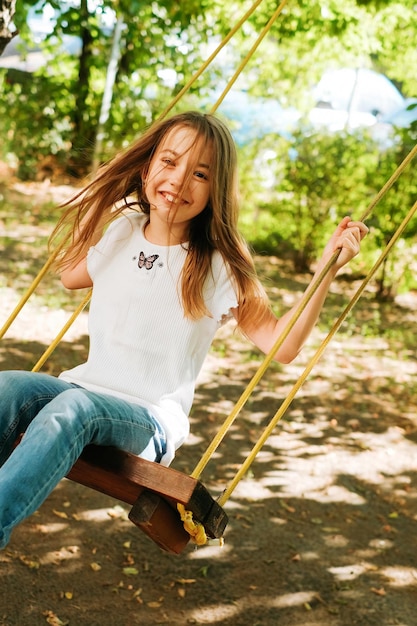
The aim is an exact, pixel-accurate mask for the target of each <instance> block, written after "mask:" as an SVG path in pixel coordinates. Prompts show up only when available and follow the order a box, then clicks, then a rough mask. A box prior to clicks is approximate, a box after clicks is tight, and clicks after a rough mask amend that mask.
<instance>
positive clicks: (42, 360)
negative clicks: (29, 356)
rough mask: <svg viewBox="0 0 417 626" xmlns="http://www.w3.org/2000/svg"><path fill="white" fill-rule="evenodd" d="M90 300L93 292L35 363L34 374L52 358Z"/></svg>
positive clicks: (87, 296)
mask: <svg viewBox="0 0 417 626" xmlns="http://www.w3.org/2000/svg"><path fill="white" fill-rule="evenodd" d="M90 298H91V290H90V291H89V292H88V293H87V295H86V296H85V298H84V300H82V302H80V304H79V305H78V306H77V308H76V309H75V311H74V312H73V314H72V315H71V317H70V318H69V320H68V321H67V323H66V324H64V326H63V327H62V329H61V330H60V332H59V333H58V335H57V336H56V337H55V339H54V340H53V341H52V343H51V344H50V345H49V347H48V348H47V350H45V352H44V353H43V355H42V356H41V358H40V359H39V361H38V362H37V363H35V365H34V366H33V368H32V372H38V371H39V370H40V368H41V367H42V365H43V364H44V363H45V361H46V360H47V359H48V358H49V357H50V356H51V354H52V352H53V351H54V350H55V348H56V347H57V345H58V344H59V342H60V341H61V339H62V338H63V336H64V335H65V333H66V332H67V330H68V329H69V328H70V327H71V326H72V324H73V323H74V321H75V320H76V319H77V317H78V316H79V314H80V313H81V311H82V310H83V309H84V308H85V307H86V306H87V304H88V302H89V300H90Z"/></svg>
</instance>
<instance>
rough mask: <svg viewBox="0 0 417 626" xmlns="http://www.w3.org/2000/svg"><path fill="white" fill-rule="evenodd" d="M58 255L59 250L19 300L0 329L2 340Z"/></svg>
mask: <svg viewBox="0 0 417 626" xmlns="http://www.w3.org/2000/svg"><path fill="white" fill-rule="evenodd" d="M58 253H59V249H58V250H56V251H55V253H54V254H53V255H52V256H51V257H50V258H49V259H48V260H47V261H46V263H45V265H44V266H43V267H42V269H41V270H40V272H39V274H38V275H37V276H36V277H35V278H34V280H33V281H32V284H31V285H30V287H29V288H28V289H27V291H26V292H25V293H24V295H23V296H22V297H21V299H20V300H19V302H18V303H17V305H16V306H15V308H14V309H13V311H12V312H11V313H10V315H9V317H8V318H7V320H6V321H5V323H4V324H3V326H2V327H1V329H0V339H2V337H3V336H4V335H5V334H6V332H7V331H8V330H9V328H10V326H11V325H12V324H13V322H14V321H15V319H16V317H17V316H18V315H19V313H20V311H21V310H22V309H23V307H24V306H25V304H26V302H27V301H28V300H29V298H30V296H31V295H32V294H33V292H34V291H35V289H36V288H37V286H38V285H39V283H40V282H41V280H42V279H43V277H44V276H45V274H46V273H47V272H48V271H49V269H50V267H51V265H52V264H53V262H54V260H55V259H56V256H57V254H58Z"/></svg>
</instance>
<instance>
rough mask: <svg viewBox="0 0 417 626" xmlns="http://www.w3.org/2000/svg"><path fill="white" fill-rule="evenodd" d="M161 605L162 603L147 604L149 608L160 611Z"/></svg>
mask: <svg viewBox="0 0 417 626" xmlns="http://www.w3.org/2000/svg"><path fill="white" fill-rule="evenodd" d="M161 604H162V603H161V602H147V603H146V606H148V607H149V608H150V609H159V607H160V606H161Z"/></svg>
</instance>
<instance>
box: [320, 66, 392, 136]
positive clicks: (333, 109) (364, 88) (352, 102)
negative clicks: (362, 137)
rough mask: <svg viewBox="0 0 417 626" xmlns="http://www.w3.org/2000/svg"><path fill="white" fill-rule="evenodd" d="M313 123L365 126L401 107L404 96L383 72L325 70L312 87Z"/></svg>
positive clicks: (334, 126) (330, 126)
mask: <svg viewBox="0 0 417 626" xmlns="http://www.w3.org/2000/svg"><path fill="white" fill-rule="evenodd" d="M313 97H314V100H315V102H316V104H315V106H314V107H313V109H312V110H311V111H310V113H309V119H310V121H311V123H312V124H313V125H314V126H325V127H326V128H327V129H329V130H332V131H337V130H342V129H348V128H360V127H369V126H373V125H374V124H376V123H377V122H378V121H379V120H381V119H382V118H386V117H388V116H389V115H392V114H393V113H394V112H395V111H397V110H399V109H401V108H402V107H403V106H404V97H403V96H402V94H401V93H400V91H399V90H398V89H397V88H396V87H395V85H394V84H393V83H392V82H391V81H390V80H389V79H388V78H387V77H386V76H385V75H384V74H380V73H378V72H375V71H373V70H370V69H367V68H360V69H354V68H341V69H337V70H329V71H327V72H325V74H324V75H323V77H322V79H321V80H320V82H319V83H318V85H317V86H316V87H315V88H314V90H313Z"/></svg>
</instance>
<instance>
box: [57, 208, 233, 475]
mask: <svg viewBox="0 0 417 626" xmlns="http://www.w3.org/2000/svg"><path fill="white" fill-rule="evenodd" d="M146 222H147V217H146V216H145V215H142V214H129V215H126V216H122V217H121V218H119V219H117V220H115V221H114V222H113V223H112V224H111V225H110V226H109V228H108V229H107V231H106V233H105V234H104V236H103V237H102V239H101V240H100V241H99V243H98V244H97V245H96V246H94V247H92V248H91V249H90V250H89V252H88V257H87V268H88V272H89V274H90V276H91V279H92V281H93V295H92V299H91V303H90V313H89V335H90V348H89V355H88V359H87V361H86V363H83V364H82V365H78V366H77V367H75V368H73V369H71V370H68V371H65V372H63V373H62V374H61V376H60V378H63V379H64V380H68V381H71V382H75V383H77V384H79V385H81V386H82V387H85V388H86V389H89V390H91V391H98V392H102V393H107V394H111V395H113V396H117V397H120V398H123V399H125V400H128V401H130V402H133V403H136V404H140V405H143V406H145V407H148V408H149V409H150V410H151V411H152V413H153V415H154V416H155V417H156V418H157V419H158V421H159V422H160V423H161V425H162V426H163V428H164V430H165V432H166V435H167V453H166V455H165V456H164V458H163V459H162V463H164V464H166V465H168V464H169V463H170V462H171V461H172V459H173V458H174V455H175V450H176V449H177V448H178V447H179V446H180V445H181V444H182V443H183V442H184V441H185V439H186V437H187V435H188V433H189V420H188V414H189V411H190V408H191V404H192V402H193V397H194V387H195V381H196V378H197V376H198V373H199V371H200V369H201V366H202V364H203V361H204V359H205V357H206V355H207V352H208V350H209V348H210V345H211V342H212V340H213V337H214V335H215V333H216V331H217V329H218V328H219V326H220V325H221V324H222V322H223V321H224V319H225V318H227V317H228V316H229V315H230V309H231V308H233V307H236V306H238V301H237V296H236V293H235V289H234V287H233V281H232V280H231V278H230V276H229V272H228V270H227V266H226V264H225V263H224V261H223V259H222V256H221V255H220V253H218V252H215V253H214V254H213V258H212V272H211V273H210V275H209V276H208V277H207V280H206V283H205V285H204V299H205V303H206V306H207V309H208V310H209V311H210V313H211V315H212V317H208V316H205V317H203V318H201V319H199V320H197V321H194V320H190V319H189V318H186V317H185V316H184V311H183V308H182V304H181V285H180V280H181V279H180V276H181V270H182V267H183V264H184V261H185V258H186V254H187V247H186V244H185V245H184V244H183V245H176V246H159V245H155V244H152V243H150V242H149V241H147V239H146V238H145V235H144V226H145V224H146Z"/></svg>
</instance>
